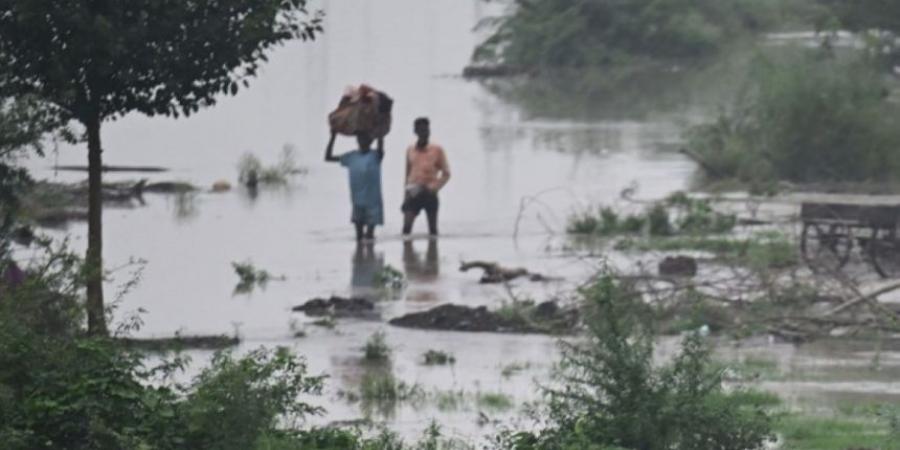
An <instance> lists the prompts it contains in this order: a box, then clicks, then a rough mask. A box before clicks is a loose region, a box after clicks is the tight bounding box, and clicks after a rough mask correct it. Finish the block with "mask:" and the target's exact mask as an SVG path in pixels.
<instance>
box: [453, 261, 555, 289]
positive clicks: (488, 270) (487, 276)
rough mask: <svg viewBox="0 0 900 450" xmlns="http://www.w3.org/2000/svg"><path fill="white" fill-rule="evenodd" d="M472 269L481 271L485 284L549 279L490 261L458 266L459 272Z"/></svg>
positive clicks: (465, 263) (525, 270) (548, 278)
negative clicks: (525, 279) (523, 279)
mask: <svg viewBox="0 0 900 450" xmlns="http://www.w3.org/2000/svg"><path fill="white" fill-rule="evenodd" d="M472 269H481V270H482V271H483V274H482V276H481V282H482V283H485V284H491V283H505V282H507V281H511V280H514V279H516V278H520V277H528V279H529V280H531V281H549V280H551V278H550V277H546V276H544V275H541V274H539V273H534V272H530V271H529V270H528V269H525V268H523V267H516V268H508V267H503V266H501V265H500V264H497V263H495V262H490V261H469V262H465V261H463V262H462V263H460V265H459V271H460V272H468V271H469V270H472Z"/></svg>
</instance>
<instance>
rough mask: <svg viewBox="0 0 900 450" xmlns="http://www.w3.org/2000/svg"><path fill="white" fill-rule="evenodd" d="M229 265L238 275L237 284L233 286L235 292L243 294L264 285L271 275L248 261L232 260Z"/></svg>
mask: <svg viewBox="0 0 900 450" xmlns="http://www.w3.org/2000/svg"><path fill="white" fill-rule="evenodd" d="M231 267H232V268H233V269H234V273H235V274H237V276H238V279H239V280H238V284H237V285H236V286H235V287H234V292H235V294H245V293H248V292H250V291H252V290H253V289H254V288H255V287H257V286H259V287H265V286H266V284H268V283H269V280H271V279H272V275H271V274H270V273H269V272H267V271H265V270H262V269H258V268H256V266H254V265H253V263H252V262H250V261H244V262H232V263H231Z"/></svg>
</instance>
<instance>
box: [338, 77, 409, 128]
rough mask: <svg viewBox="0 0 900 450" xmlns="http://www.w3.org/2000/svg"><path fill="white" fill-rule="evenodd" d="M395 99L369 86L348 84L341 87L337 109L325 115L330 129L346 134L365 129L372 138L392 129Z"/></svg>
mask: <svg viewBox="0 0 900 450" xmlns="http://www.w3.org/2000/svg"><path fill="white" fill-rule="evenodd" d="M393 106H394V100H392V99H391V98H390V97H388V96H387V94H385V93H384V92H381V91H379V90H377V89H375V88H373V87H371V86H368V85H365V84H361V85H359V86H350V87H348V88H347V89H346V90H345V91H344V95H343V96H342V97H341V101H340V103H338V107H337V109H335V110H334V111H332V112H331V114H329V115H328V124H329V125H330V126H331V129H332V131H334V132H336V133H339V134H344V135H347V136H355V135H356V134H358V133H361V132H366V133H369V135H370V136H371V137H372V138H373V139H374V138H380V137H384V136H385V135H387V134H388V133H389V132H390V131H391V109H392V108H393Z"/></svg>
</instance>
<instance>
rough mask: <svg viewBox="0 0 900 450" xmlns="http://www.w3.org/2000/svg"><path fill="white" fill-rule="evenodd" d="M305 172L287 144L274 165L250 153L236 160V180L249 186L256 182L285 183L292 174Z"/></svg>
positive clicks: (256, 183)
mask: <svg viewBox="0 0 900 450" xmlns="http://www.w3.org/2000/svg"><path fill="white" fill-rule="evenodd" d="M305 172H306V169H304V168H301V167H300V166H298V165H297V158H296V154H295V152H294V149H293V147H291V146H289V145H286V146H285V147H284V149H283V150H282V152H281V156H280V159H279V161H278V162H277V163H275V164H274V165H271V166H265V165H263V163H262V161H260V159H259V158H258V157H256V155H254V154H252V153H245V154H244V155H243V156H242V157H241V159H240V161H239V162H238V180H239V181H240V182H241V184H244V185H246V186H251V187H252V186H256V185H258V184H268V185H278V184H285V183H287V182H288V181H289V180H290V178H291V177H292V176H294V175H298V174H302V173H305Z"/></svg>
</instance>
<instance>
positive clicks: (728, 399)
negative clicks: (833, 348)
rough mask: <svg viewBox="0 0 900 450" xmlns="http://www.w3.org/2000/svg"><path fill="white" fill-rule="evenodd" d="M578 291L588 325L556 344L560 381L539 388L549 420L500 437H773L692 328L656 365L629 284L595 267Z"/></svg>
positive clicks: (535, 443) (520, 445) (648, 449)
mask: <svg viewBox="0 0 900 450" xmlns="http://www.w3.org/2000/svg"><path fill="white" fill-rule="evenodd" d="M582 295H583V297H584V301H585V302H586V314H587V318H586V320H585V323H586V325H587V327H588V333H587V336H586V339H585V340H583V341H578V342H570V343H565V344H563V359H562V362H561V364H560V370H559V373H558V380H557V381H558V382H559V383H558V386H560V387H558V388H550V389H547V391H546V394H547V397H548V400H549V406H548V409H547V415H548V419H549V426H547V427H546V428H544V429H543V430H541V431H539V432H537V433H511V434H507V435H505V436H504V438H502V439H501V442H502V443H503V445H504V446H505V447H507V448H511V449H518V450H526V449H529V450H530V449H547V450H550V449H554V450H556V449H560V450H562V449H576V448H577V449H605V448H621V449H634V450H674V449H709V448H715V449H724V450H748V449H757V448H761V447H762V445H763V443H764V442H765V441H766V440H768V439H769V438H770V437H771V431H770V422H771V420H770V418H769V416H768V415H767V413H766V412H765V410H764V409H762V407H760V406H759V405H754V404H747V402H745V401H744V399H746V398H747V396H742V395H734V394H730V393H727V392H725V391H724V389H723V386H722V372H721V371H720V370H717V369H716V367H715V366H714V365H712V364H711V360H710V350H709V348H708V347H707V346H706V344H705V343H704V342H703V341H702V339H701V338H700V337H699V336H697V335H695V334H691V335H689V336H688V337H687V338H685V340H684V341H683V343H682V348H681V352H680V353H679V354H678V355H676V356H675V357H674V359H673V360H672V361H671V362H669V363H668V364H666V365H663V366H661V367H660V366H657V365H655V364H654V362H653V347H654V346H653V332H652V327H651V326H650V325H649V324H648V319H647V316H646V315H645V314H643V313H642V312H641V311H643V310H644V307H643V306H641V302H640V300H638V299H637V298H636V297H635V295H634V294H633V293H631V292H630V291H629V290H628V289H627V288H625V287H623V286H621V285H619V284H618V283H617V282H616V281H614V280H613V279H612V278H611V277H602V278H601V279H599V280H598V281H596V282H595V283H594V284H593V285H591V286H590V287H588V288H586V289H584V290H583V291H582Z"/></svg>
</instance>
